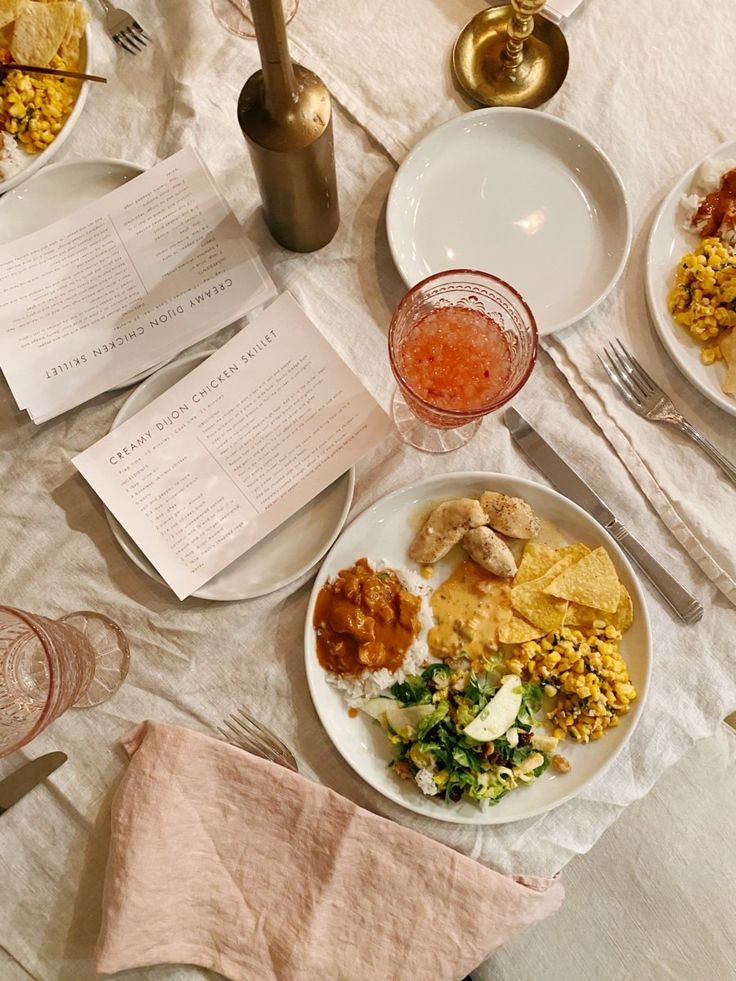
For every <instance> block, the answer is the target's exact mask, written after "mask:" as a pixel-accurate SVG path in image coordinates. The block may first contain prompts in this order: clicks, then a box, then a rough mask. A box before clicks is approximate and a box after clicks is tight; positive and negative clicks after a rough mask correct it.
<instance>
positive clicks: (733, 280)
mask: <svg viewBox="0 0 736 981" xmlns="http://www.w3.org/2000/svg"><path fill="white" fill-rule="evenodd" d="M668 303H669V309H670V313H671V314H672V316H673V317H674V318H675V321H676V322H677V323H678V324H679V325H680V326H681V327H685V328H686V329H687V330H688V331H689V332H690V336H691V337H692V338H693V340H696V341H698V342H699V343H700V344H702V345H703V347H702V349H701V352H700V360H701V361H702V362H703V364H713V362H714V361H720V360H721V358H722V357H723V354H722V352H721V348H720V344H719V340H721V339H722V338H723V336H724V335H725V333H726V332H727V331H729V330H731V329H732V328H733V327H736V252H735V251H734V250H732V249H730V248H729V247H728V246H727V245H724V244H723V242H721V240H720V239H717V238H705V239H703V241H702V242H701V243H700V245H699V246H698V248H697V249H696V250H695V251H694V252H688V253H687V255H684V256H683V257H682V259H681V260H680V264H679V265H678V267H677V272H676V273H675V285H674V286H673V287H672V290H671V291H670V295H669V301H668Z"/></svg>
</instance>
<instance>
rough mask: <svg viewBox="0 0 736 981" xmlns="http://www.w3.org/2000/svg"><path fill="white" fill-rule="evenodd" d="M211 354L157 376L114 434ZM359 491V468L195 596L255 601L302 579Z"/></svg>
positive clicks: (131, 552)
mask: <svg viewBox="0 0 736 981" xmlns="http://www.w3.org/2000/svg"><path fill="white" fill-rule="evenodd" d="M211 353H212V352H211V351H210V352H207V353H201V352H200V353H196V354H189V355H186V356H184V357H182V358H179V359H178V360H177V361H172V362H171V363H170V364H167V365H165V366H164V367H163V368H161V369H160V370H159V371H157V372H156V374H155V375H151V377H150V378H148V379H147V380H146V381H145V382H144V383H143V384H142V385H140V386H139V387H138V388H137V389H136V390H135V391H134V392H133V393H132V394H131V396H130V397H129V398H128V399H127V401H126V402H125V403H124V404H123V406H122V408H121V409H120V411H119V412H118V414H117V416H116V417H115V420H114V421H113V424H112V429H115V428H116V427H117V426H120V425H121V424H122V423H124V422H125V421H126V420H127V419H129V418H130V417H131V416H132V415H135V413H136V412H139V411H140V410H141V409H143V408H145V406H147V405H148V403H149V402H152V401H153V400H154V399H155V398H158V396H159V395H162V394H163V393H164V392H165V391H167V390H168V389H169V388H171V386H172V385H175V384H176V383H177V382H178V381H181V379H182V378H184V376H185V375H188V374H189V372H190V371H193V370H194V369H195V368H196V367H197V366H198V365H200V364H201V363H202V362H203V361H204V360H205V358H207V357H208V356H209V354H211ZM354 489H355V469H354V468H351V469H350V470H348V471H347V472H346V473H344V474H342V476H341V477H338V479H337V480H335V481H334V482H333V483H332V484H330V486H329V487H326V488H325V489H324V490H323V491H322V492H321V493H320V494H318V495H317V497H315V498H314V499H313V500H312V501H310V502H309V503H308V504H305V506H304V507H303V508H301V509H300V510H299V511H297V512H296V514H293V515H292V516H291V517H290V518H288V519H287V520H286V521H285V522H284V523H283V524H282V525H280V526H279V527H278V528H276V530H275V531H272V532H271V534H270V535H267V536H266V538H264V539H262V540H261V541H260V542H258V543H257V544H256V545H254V546H253V547H252V548H250V549H248V551H247V552H246V553H245V554H244V555H241V556H240V558H237V559H236V560H235V561H234V562H232V563H231V564H230V565H229V566H228V567H227V568H226V569H223V570H222V572H218V574H217V575H216V576H214V577H213V578H212V579H210V581H209V582H208V583H205V585H204V586H202V587H200V588H199V589H197V590H196V591H195V592H194V593H193V594H192V595H193V596H197V597H199V598H200V599H206V600H217V601H220V602H227V601H230V600H244V599H253V598H254V597H256V596H265V595H266V594H267V593H272V592H274V591H275V590H277V589H281V587H282V586H288V585H289V583H292V582H294V581H295V580H297V579H299V578H300V577H301V576H303V575H305V574H306V573H307V572H309V570H310V569H312V568H313V567H314V566H315V565H316V564H317V563H318V562H319V560H320V559H321V558H322V557H323V556H324V555H325V553H326V552H327V550H328V549H329V548H330V546H331V545H332V544H333V542H334V541H335V539H336V538H337V536H338V535H339V534H340V531H341V529H342V527H343V525H344V524H345V520H346V518H347V516H348V511H349V510H350V505H351V503H352V500H353V491H354ZM106 513H107V520H108V522H109V524H110V528H111V529H112V533H113V535H114V536H115V538H116V539H117V540H118V543H119V545H120V547H121V548H122V550H123V551H124V552H125V554H126V555H127V556H128V558H129V559H130V560H131V561H132V562H134V563H135V565H137V566H138V568H139V569H141V570H142V571H143V572H145V573H146V574H147V575H149V576H150V577H151V578H152V579H156V580H157V581H158V582H160V583H163V579H162V578H161V576H159V574H158V572H156V570H155V569H154V567H153V566H152V565H151V563H150V562H149V561H148V559H147V558H146V557H145V555H144V554H143V552H141V550H140V549H139V548H138V546H137V545H136V544H135V542H134V541H133V539H132V538H131V537H130V536H129V535H128V533H127V532H126V531H125V529H124V528H123V527H122V525H121V524H120V523H119V522H118V521H117V519H116V518H115V517H114V516H113V515H112V514H111V513H110V512H109V511H106Z"/></svg>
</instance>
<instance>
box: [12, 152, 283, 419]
mask: <svg viewBox="0 0 736 981" xmlns="http://www.w3.org/2000/svg"><path fill="white" fill-rule="evenodd" d="M275 295H276V290H275V287H274V285H273V283H272V281H271V279H270V277H269V275H268V273H267V272H266V270H265V268H264V267H263V264H262V263H261V261H260V259H259V258H258V257H257V256H256V255H255V254H254V252H253V250H252V248H251V246H250V244H249V243H248V241H247V239H246V238H245V235H244V233H243V230H242V228H241V227H240V225H239V223H238V220H237V219H236V217H235V215H234V214H233V213H232V212H231V211H230V209H229V208H228V206H227V204H226V203H225V201H224V200H223V198H222V196H221V194H220V193H219V191H218V190H217V188H216V187H215V185H214V182H213V180H212V178H211V176H210V175H209V173H208V171H207V168H206V167H205V166H204V164H203V163H202V161H201V159H200V158H199V155H198V154H197V151H196V150H194V149H193V148H192V147H186V148H185V149H183V150H180V151H179V152H178V153H175V154H174V155H173V156H172V157H169V158H168V159H167V160H164V161H162V162H161V163H159V164H157V165H156V166H155V167H153V168H151V170H149V171H147V172H145V173H143V174H141V175H140V176H138V177H136V178H134V179H133V180H131V181H129V182H128V183H127V184H124V185H123V186H122V187H119V188H118V189H117V190H115V191H112V192H111V193H110V194H107V195H105V196H104V197H102V198H101V199H100V200H99V201H96V202H94V203H93V204H90V205H88V206H86V207H84V208H81V209H79V210H78V211H75V212H74V213H73V214H71V215H70V216H68V217H67V218H63V219H61V220H60V221H57V222H55V223H54V224H52V225H49V226H48V227H47V228H44V229H42V230H41V231H38V232H34V233H33V234H31V235H26V236H24V237H23V238H21V239H17V240H16V241H14V242H10V243H8V244H7V245H3V246H0V325H2V326H1V327H0V366H2V370H3V372H4V374H5V377H6V379H7V381H8V384H9V385H10V388H11V390H12V392H13V396H14V397H15V400H16V402H17V403H18V406H19V408H22V409H27V410H28V412H29V414H30V415H31V417H32V418H33V419H34V420H35V421H37V422H38V421H42V420H45V419H49V418H52V417H53V416H56V415H59V414H60V413H61V412H65V411H66V410H67V409H70V408H73V407H74V406H77V405H80V404H81V403H82V402H86V401H87V400H88V399H90V398H92V397H93V396H95V395H99V394H100V392H104V391H106V390H107V389H109V388H111V387H114V386H116V385H120V384H122V383H125V382H126V381H128V380H129V379H130V378H131V377H133V376H134V375H136V374H138V373H140V372H141V371H143V370H144V369H146V368H150V367H151V366H153V365H156V364H159V363H161V362H162V361H166V360H169V359H170V358H171V357H173V356H174V355H175V354H177V353H179V352H180V351H182V350H184V348H186V347H189V346H190V345H192V344H195V343H196V342H197V341H200V340H202V339H203V338H205V337H207V336H209V335H210V334H213V333H214V332H215V331H217V330H220V328H222V327H225V326H227V325H228V324H230V323H232V322H233V321H235V320H237V319H238V318H240V317H242V316H243V315H244V314H245V313H247V312H248V311H249V310H252V309H253V308H254V307H256V306H259V305H261V304H263V303H266V302H267V301H268V300H270V299H272V298H273V297H274V296H275Z"/></svg>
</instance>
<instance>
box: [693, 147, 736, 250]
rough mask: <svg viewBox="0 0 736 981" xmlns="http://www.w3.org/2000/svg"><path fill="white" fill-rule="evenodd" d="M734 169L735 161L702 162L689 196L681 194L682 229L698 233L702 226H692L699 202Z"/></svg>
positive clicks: (712, 160) (709, 160)
mask: <svg viewBox="0 0 736 981" xmlns="http://www.w3.org/2000/svg"><path fill="white" fill-rule="evenodd" d="M734 168H736V160H734V159H728V160H716V159H714V158H712V157H711V158H709V159H708V160H704V161H703V163H702V164H701V165H700V167H699V168H698V171H697V173H696V174H695V179H694V180H693V183H692V187H691V188H690V193H689V194H683V195H682V197H681V198H680V214H681V216H682V227H683V228H684V229H685V231H686V232H697V233H700V232H701V231H702V228H703V227H704V226H701V228H698V227H697V225H694V224H693V220H694V218H695V215H696V212H697V210H698V208H699V207H700V202H701V201H702V199H703V198H704V197H705V195H706V194H710V193H711V191H715V190H716V188H717V187H718V186H719V185H720V183H721V178H722V177H723V175H724V174H727V173H728V172H729V170H733V169H734Z"/></svg>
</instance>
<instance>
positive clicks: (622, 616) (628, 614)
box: [611, 583, 634, 634]
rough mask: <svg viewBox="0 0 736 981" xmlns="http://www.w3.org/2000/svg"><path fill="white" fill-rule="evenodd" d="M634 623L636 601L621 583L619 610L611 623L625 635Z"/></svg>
mask: <svg viewBox="0 0 736 981" xmlns="http://www.w3.org/2000/svg"><path fill="white" fill-rule="evenodd" d="M633 622H634V601H633V600H632V598H631V595H630V593H629V591H628V589H627V588H626V586H624V584H623V583H621V598H620V599H619V603H618V609H617V610H616V612H615V613H614V614H613V620H612V621H611V623H612V624H613V625H614V627H616V629H617V630H620V631H621V633H622V634H623V633H625V632H626V631H627V630H628V629H629V627H630V626H631V624H632V623H633Z"/></svg>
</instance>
